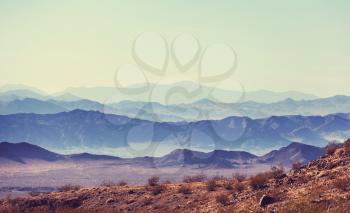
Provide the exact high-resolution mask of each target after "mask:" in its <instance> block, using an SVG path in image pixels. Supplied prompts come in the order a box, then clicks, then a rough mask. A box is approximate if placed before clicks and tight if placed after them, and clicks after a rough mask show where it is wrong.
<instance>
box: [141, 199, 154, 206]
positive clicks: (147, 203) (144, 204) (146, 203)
mask: <svg viewBox="0 0 350 213" xmlns="http://www.w3.org/2000/svg"><path fill="white" fill-rule="evenodd" d="M152 203H153V200H152V198H146V199H145V200H144V201H143V206H148V205H151V204H152Z"/></svg>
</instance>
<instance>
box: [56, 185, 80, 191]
mask: <svg viewBox="0 0 350 213" xmlns="http://www.w3.org/2000/svg"><path fill="white" fill-rule="evenodd" d="M79 189H81V186H79V185H73V184H66V185H63V186H60V187H58V188H57V191H59V192H67V191H77V190H79Z"/></svg>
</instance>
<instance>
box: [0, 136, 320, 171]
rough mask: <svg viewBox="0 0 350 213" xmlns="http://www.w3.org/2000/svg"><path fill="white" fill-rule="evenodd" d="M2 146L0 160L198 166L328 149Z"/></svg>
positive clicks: (285, 161)
mask: <svg viewBox="0 0 350 213" xmlns="http://www.w3.org/2000/svg"><path fill="white" fill-rule="evenodd" d="M0 148H1V149H0V163H1V159H7V160H10V161H15V162H18V163H22V164H24V163H26V162H28V161H32V160H37V161H38V160H39V161H46V162H53V161H62V162H65V161H79V162H84V161H98V160H104V161H112V162H116V163H121V164H130V165H138V166H144V167H149V166H152V167H154V166H157V167H172V166H194V167H202V168H209V167H210V168H234V167H239V166H240V165H250V164H255V163H268V164H282V165H285V166H290V165H291V164H292V163H294V162H301V163H307V162H309V161H311V160H314V159H317V158H319V157H320V156H322V155H323V154H324V153H325V150H324V148H319V147H315V146H310V145H306V144H301V143H292V144H290V145H288V146H287V147H283V148H281V149H279V150H274V151H271V152H270V153H268V154H266V155H264V156H261V157H259V156H256V155H253V154H250V153H249V152H242V151H224V150H214V151H212V152H208V153H205V152H198V151H192V150H188V149H177V150H174V151H172V152H171V153H169V154H166V155H164V156H162V157H138V158H119V157H114V156H108V155H93V154H89V153H81V154H71V155H61V154H57V153H54V152H50V151H48V150H46V149H43V148H41V147H39V146H35V145H32V144H29V143H24V142H22V143H8V142H2V143H0Z"/></svg>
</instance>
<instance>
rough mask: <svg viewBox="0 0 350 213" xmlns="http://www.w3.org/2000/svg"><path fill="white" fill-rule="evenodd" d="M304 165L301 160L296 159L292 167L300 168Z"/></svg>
mask: <svg viewBox="0 0 350 213" xmlns="http://www.w3.org/2000/svg"><path fill="white" fill-rule="evenodd" d="M302 167H303V164H302V163H301V162H300V161H296V162H294V163H293V164H292V169H294V170H299V169H301V168H302Z"/></svg>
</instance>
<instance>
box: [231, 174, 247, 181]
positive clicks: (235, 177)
mask: <svg viewBox="0 0 350 213" xmlns="http://www.w3.org/2000/svg"><path fill="white" fill-rule="evenodd" d="M232 178H233V180H237V181H238V182H242V181H244V180H245V179H246V176H245V175H243V174H240V173H238V172H236V173H234V174H233V175H232Z"/></svg>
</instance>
